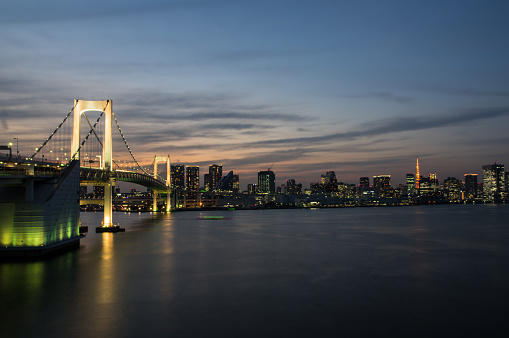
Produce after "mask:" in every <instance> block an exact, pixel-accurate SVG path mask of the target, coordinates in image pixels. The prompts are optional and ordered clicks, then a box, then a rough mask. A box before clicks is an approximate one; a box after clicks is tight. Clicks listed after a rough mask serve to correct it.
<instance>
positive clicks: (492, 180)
mask: <svg viewBox="0 0 509 338" xmlns="http://www.w3.org/2000/svg"><path fill="white" fill-rule="evenodd" d="M482 183H483V197H484V198H485V199H487V200H491V201H493V200H497V199H500V198H503V197H504V195H505V172H504V165H503V164H497V163H496V162H495V164H487V165H483V166H482Z"/></svg>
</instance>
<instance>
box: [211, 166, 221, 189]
mask: <svg viewBox="0 0 509 338" xmlns="http://www.w3.org/2000/svg"><path fill="white" fill-rule="evenodd" d="M222 177H223V166H222V165H219V164H211V165H209V191H210V190H216V189H217V184H218V183H219V181H220V180H221V178H222Z"/></svg>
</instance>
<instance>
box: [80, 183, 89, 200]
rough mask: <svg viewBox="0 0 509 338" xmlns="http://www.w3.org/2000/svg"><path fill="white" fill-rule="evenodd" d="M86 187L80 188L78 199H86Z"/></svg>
mask: <svg viewBox="0 0 509 338" xmlns="http://www.w3.org/2000/svg"><path fill="white" fill-rule="evenodd" d="M87 194H88V187H87V186H86V185H81V186H80V199H84V198H87Z"/></svg>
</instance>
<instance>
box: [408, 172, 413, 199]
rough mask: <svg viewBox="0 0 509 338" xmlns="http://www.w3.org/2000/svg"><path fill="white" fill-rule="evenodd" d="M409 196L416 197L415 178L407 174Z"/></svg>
mask: <svg viewBox="0 0 509 338" xmlns="http://www.w3.org/2000/svg"><path fill="white" fill-rule="evenodd" d="M406 188H407V195H409V196H413V195H415V176H414V174H412V173H408V174H406Z"/></svg>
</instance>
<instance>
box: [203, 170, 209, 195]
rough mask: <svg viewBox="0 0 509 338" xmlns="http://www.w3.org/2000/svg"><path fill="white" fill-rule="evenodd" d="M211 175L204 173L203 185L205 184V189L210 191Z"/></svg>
mask: <svg viewBox="0 0 509 338" xmlns="http://www.w3.org/2000/svg"><path fill="white" fill-rule="evenodd" d="M209 177H210V175H209V174H204V175H203V185H204V188H205V191H210V178H209Z"/></svg>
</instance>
